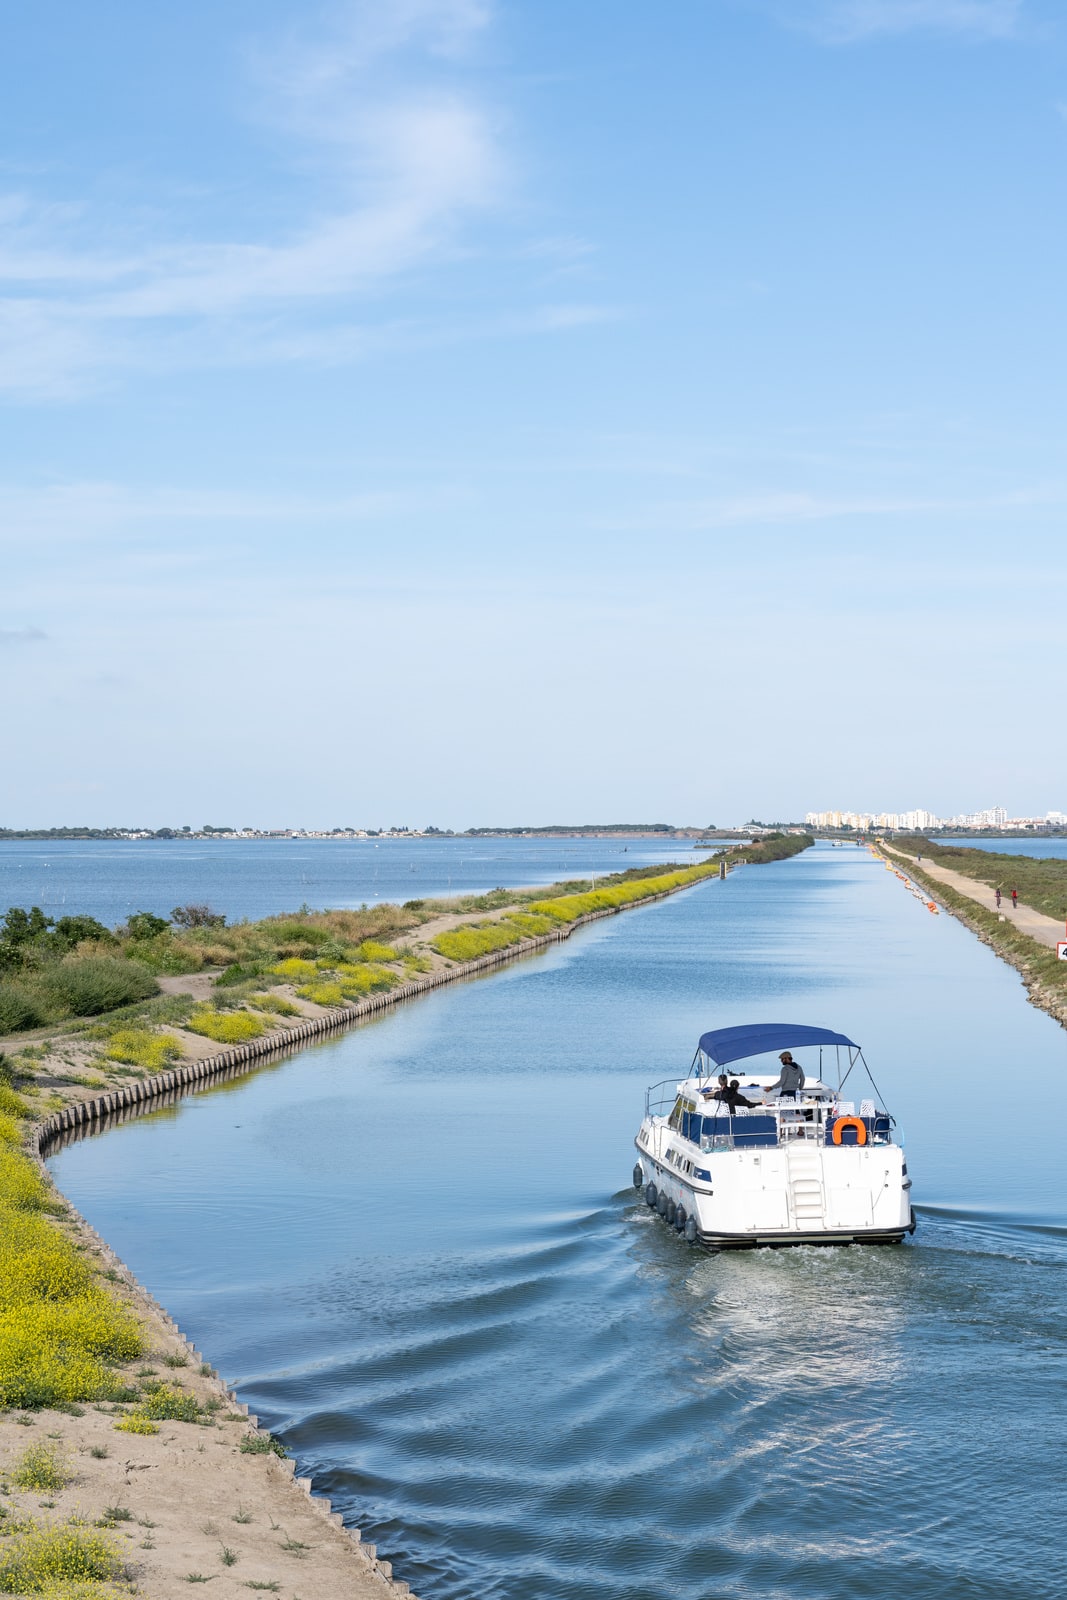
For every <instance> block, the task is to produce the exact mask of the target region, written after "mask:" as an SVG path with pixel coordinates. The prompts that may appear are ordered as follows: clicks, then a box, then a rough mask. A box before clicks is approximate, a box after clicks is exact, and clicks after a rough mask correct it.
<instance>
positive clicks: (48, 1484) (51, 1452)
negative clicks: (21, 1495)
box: [11, 1442, 71, 1493]
mask: <svg viewBox="0 0 1067 1600" xmlns="http://www.w3.org/2000/svg"><path fill="white" fill-rule="evenodd" d="M11 1478H12V1482H13V1483H14V1484H15V1486H16V1488H18V1489H37V1490H39V1491H40V1492H41V1493H45V1492H51V1491H54V1490H57V1489H65V1488H66V1486H67V1484H68V1483H69V1482H70V1479H71V1471H70V1467H69V1466H68V1465H67V1463H66V1461H65V1460H63V1459H62V1458H61V1457H60V1454H59V1451H58V1450H57V1449H56V1447H55V1445H54V1444H45V1443H43V1442H42V1443H41V1444H31V1445H30V1447H29V1449H28V1450H24V1451H23V1452H22V1454H21V1456H20V1457H19V1459H18V1460H17V1461H16V1462H15V1467H14V1471H13V1472H12V1474H11Z"/></svg>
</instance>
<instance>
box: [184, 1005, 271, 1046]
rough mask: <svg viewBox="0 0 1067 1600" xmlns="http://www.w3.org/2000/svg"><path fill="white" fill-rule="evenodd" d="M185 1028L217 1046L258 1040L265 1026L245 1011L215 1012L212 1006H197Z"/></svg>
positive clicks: (259, 1019) (257, 1018) (260, 1020)
mask: <svg viewBox="0 0 1067 1600" xmlns="http://www.w3.org/2000/svg"><path fill="white" fill-rule="evenodd" d="M185 1026H186V1027H187V1028H188V1029H189V1030H190V1031H191V1032H192V1033H200V1034H203V1036H204V1037H205V1038H206V1039H215V1040H217V1042H218V1043H219V1044H244V1043H245V1041H246V1040H248V1039H258V1038H259V1036H260V1034H261V1033H262V1032H263V1030H264V1028H265V1027H266V1024H265V1023H264V1022H263V1021H262V1019H261V1018H259V1017H253V1016H252V1015H251V1014H250V1013H249V1012H247V1011H216V1010H215V1009H214V1007H212V1006H197V1007H196V1008H195V1010H194V1011H193V1014H192V1016H191V1017H190V1018H189V1020H188V1022H187V1023H186V1024H185Z"/></svg>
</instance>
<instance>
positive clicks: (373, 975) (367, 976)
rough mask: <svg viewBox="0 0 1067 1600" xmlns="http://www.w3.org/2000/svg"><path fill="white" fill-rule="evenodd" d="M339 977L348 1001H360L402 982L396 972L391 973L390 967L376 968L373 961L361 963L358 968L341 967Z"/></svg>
mask: <svg viewBox="0 0 1067 1600" xmlns="http://www.w3.org/2000/svg"><path fill="white" fill-rule="evenodd" d="M338 977H339V979H340V982H341V989H342V991H343V993H344V996H345V998H346V999H348V1000H358V999H360V998H361V997H362V996H363V995H368V994H375V993H377V992H379V991H380V990H383V989H392V988H393V987H394V986H395V985H396V984H398V983H399V982H400V979H399V978H398V977H397V975H396V973H395V972H390V971H389V968H388V967H379V966H376V965H375V964H374V963H373V962H371V961H367V962H360V963H359V965H358V966H350V965H347V964H346V965H345V966H343V967H339V968H338Z"/></svg>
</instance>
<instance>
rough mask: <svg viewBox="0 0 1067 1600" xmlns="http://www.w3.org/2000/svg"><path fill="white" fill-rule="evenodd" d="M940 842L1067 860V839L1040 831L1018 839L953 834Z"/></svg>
mask: <svg viewBox="0 0 1067 1600" xmlns="http://www.w3.org/2000/svg"><path fill="white" fill-rule="evenodd" d="M938 842H939V843H940V844H955V845H962V846H963V847H964V849H967V850H992V851H994V852H995V853H997V854H999V855H1004V856H1054V857H1055V858H1056V860H1057V861H1067V839H1050V838H1046V837H1042V835H1041V834H1039V833H1036V834H1031V835H1030V836H1029V838H1016V839H962V838H958V837H956V836H955V835H953V836H952V837H946V838H944V839H941V840H939V841H938Z"/></svg>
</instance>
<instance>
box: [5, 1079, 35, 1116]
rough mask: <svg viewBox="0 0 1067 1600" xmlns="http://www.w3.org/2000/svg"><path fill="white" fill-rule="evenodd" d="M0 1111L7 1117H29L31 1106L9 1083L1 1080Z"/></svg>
mask: <svg viewBox="0 0 1067 1600" xmlns="http://www.w3.org/2000/svg"><path fill="white" fill-rule="evenodd" d="M0 1112H2V1113H3V1115H4V1116H5V1117H28V1116H29V1114H30V1113H29V1108H28V1107H27V1105H26V1102H25V1100H23V1098H22V1096H21V1095H19V1094H16V1093H15V1091H14V1089H13V1088H12V1087H11V1085H10V1084H9V1083H3V1082H0Z"/></svg>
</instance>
